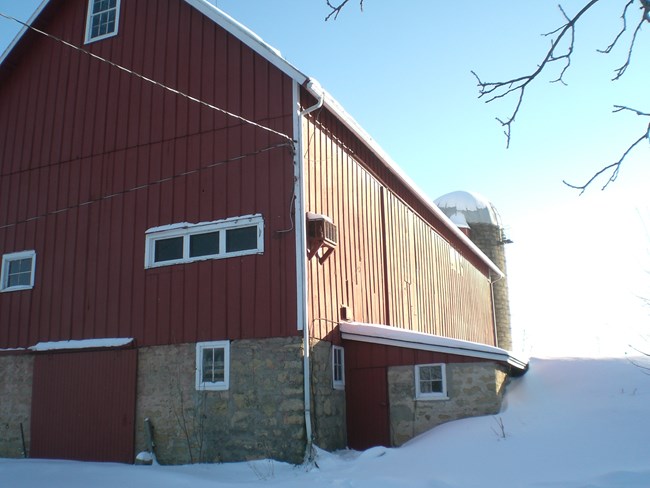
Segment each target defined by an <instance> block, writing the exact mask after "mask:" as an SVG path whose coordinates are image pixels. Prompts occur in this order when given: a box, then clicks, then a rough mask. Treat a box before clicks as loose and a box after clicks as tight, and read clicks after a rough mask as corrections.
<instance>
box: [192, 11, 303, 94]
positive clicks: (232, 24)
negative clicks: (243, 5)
mask: <svg viewBox="0 0 650 488" xmlns="http://www.w3.org/2000/svg"><path fill="white" fill-rule="evenodd" d="M184 1H185V3H187V4H189V5H191V6H192V7H194V8H195V9H197V10H198V11H199V12H201V13H202V14H203V15H205V16H206V17H208V18H209V19H210V20H212V21H213V22H214V23H215V24H217V25H219V26H220V27H222V28H223V29H225V30H226V31H228V32H230V33H231V34H232V35H233V36H235V37H236V38H237V39H239V40H240V41H242V42H243V43H244V44H246V45H247V46H248V47H250V48H251V49H252V50H253V51H255V52H256V53H257V54H259V55H260V56H262V57H263V58H264V59H266V60H267V61H269V62H270V63H271V64H273V65H275V66H276V67H277V68H279V69H280V70H281V71H282V72H284V73H285V74H286V75H288V76H289V77H291V78H293V79H294V80H296V81H297V82H298V83H300V84H303V83H305V82H306V81H307V80H308V79H309V78H308V77H307V76H306V75H305V74H304V73H302V72H301V71H300V70H298V69H297V68H296V67H295V66H293V65H292V64H291V63H289V62H288V61H287V60H286V59H284V58H283V57H282V54H281V53H280V51H279V50H278V49H275V48H274V47H273V46H271V45H270V44H268V43H266V42H264V40H263V39H262V38H261V37H260V36H258V35H257V34H255V33H254V32H253V31H252V30H250V29H249V28H248V27H246V26H245V25H243V24H241V23H239V22H237V21H236V20H235V19H233V18H232V17H231V16H230V15H228V14H227V13H225V12H224V11H223V10H221V9H219V8H217V7H215V6H214V5H213V4H211V3H209V2H208V1H207V0H184Z"/></svg>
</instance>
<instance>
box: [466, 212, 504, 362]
mask: <svg viewBox="0 0 650 488" xmlns="http://www.w3.org/2000/svg"><path fill="white" fill-rule="evenodd" d="M471 230H472V233H471V239H472V241H473V242H474V244H476V245H477V246H478V248H479V249H481V251H483V252H484V253H485V255H486V256H487V257H488V258H490V260H491V261H492V262H493V263H494V264H496V265H497V267H498V268H499V269H500V270H501V271H502V272H503V274H505V275H506V277H505V278H503V279H500V280H498V281H495V282H494V285H493V286H492V289H493V294H494V315H495V321H496V327H497V345H498V346H499V347H501V348H503V349H506V350H508V351H511V350H512V333H511V327H510V299H509V295H508V278H507V274H508V271H507V269H506V250H505V245H504V243H503V236H502V229H501V228H500V227H498V226H496V225H491V224H471Z"/></svg>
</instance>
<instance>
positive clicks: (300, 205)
mask: <svg viewBox="0 0 650 488" xmlns="http://www.w3.org/2000/svg"><path fill="white" fill-rule="evenodd" d="M303 86H304V88H305V89H306V90H307V91H308V92H309V93H310V94H311V95H313V96H314V98H316V100H317V102H316V104H315V105H312V106H311V107H307V108H306V109H304V110H302V111H300V112H298V116H297V117H296V124H295V125H294V133H295V137H296V141H297V144H296V158H297V161H296V209H295V211H296V256H297V258H296V273H297V277H298V297H297V298H298V329H300V328H302V335H303V381H304V384H303V391H304V394H305V396H304V402H305V433H306V436H307V444H306V446H305V462H308V461H311V460H312V458H313V455H312V451H313V449H312V447H313V432H312V427H311V424H312V422H311V366H310V354H309V350H310V340H309V339H310V337H309V324H308V320H309V316H308V311H307V289H308V288H307V287H308V283H307V232H306V229H305V215H306V209H305V181H304V168H305V164H304V163H305V162H304V153H305V149H304V147H303V136H302V126H303V122H302V118H303V117H304V116H305V115H307V114H309V113H311V112H313V111H314V110H318V109H319V108H321V107H322V106H323V102H324V100H325V97H324V93H323V91H322V89H321V88H320V85H319V84H318V82H316V81H315V80H307V82H306V83H305V84H304V85H303ZM293 96H294V102H295V104H296V105H295V106H299V105H298V104H299V102H300V87H299V85H298V83H294V94H293Z"/></svg>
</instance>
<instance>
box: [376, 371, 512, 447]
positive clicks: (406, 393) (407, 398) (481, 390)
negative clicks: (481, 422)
mask: <svg viewBox="0 0 650 488" xmlns="http://www.w3.org/2000/svg"><path fill="white" fill-rule="evenodd" d="M446 372H447V394H448V397H449V399H448V400H416V399H415V371H414V367H413V366H394V367H389V368H388V401H389V415H390V435H391V443H392V444H393V445H394V446H400V445H402V444H404V443H405V442H406V441H408V440H410V439H412V438H413V437H415V436H417V435H419V434H422V433H423V432H426V431H427V430H430V429H432V428H433V427H435V426H437V425H440V424H443V423H445V422H448V421H450V420H457V419H461V418H465V417H474V416H479V415H493V414H496V413H498V412H499V410H500V409H501V401H502V399H503V393H504V387H505V383H506V379H507V374H506V369H505V367H503V366H500V365H497V364H495V363H490V362H485V363H462V364H457V363H452V364H447V367H446Z"/></svg>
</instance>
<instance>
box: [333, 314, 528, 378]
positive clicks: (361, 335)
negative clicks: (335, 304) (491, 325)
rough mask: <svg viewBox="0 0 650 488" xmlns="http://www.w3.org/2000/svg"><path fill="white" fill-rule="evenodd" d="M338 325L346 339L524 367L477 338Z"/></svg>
mask: <svg viewBox="0 0 650 488" xmlns="http://www.w3.org/2000/svg"><path fill="white" fill-rule="evenodd" d="M339 328H340V330H341V334H342V338H343V339H347V340H353V341H360V342H371V343H376V344H385V345H389V346H397V347H406V348H409V349H420V350H424V351H434V352H443V353H447V354H456V355H458V356H469V357H475V358H483V359H492V360H495V361H501V362H505V363H508V364H510V365H511V366H513V367H515V368H517V369H519V370H522V371H525V370H526V368H527V367H528V361H527V360H522V359H519V358H516V357H514V356H513V355H512V354H511V353H510V352H508V351H506V350H505V349H501V348H500V347H495V346H489V345H487V344H479V343H478V342H471V341H464V340H461V339H452V338H450V337H442V336H437V335H433V334H425V333H423V332H414V331H412V330H406V329H400V328H397V327H391V326H388V325H380V324H366V323H363V322H341V323H340V324H339Z"/></svg>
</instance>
